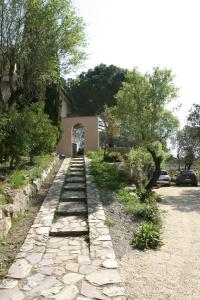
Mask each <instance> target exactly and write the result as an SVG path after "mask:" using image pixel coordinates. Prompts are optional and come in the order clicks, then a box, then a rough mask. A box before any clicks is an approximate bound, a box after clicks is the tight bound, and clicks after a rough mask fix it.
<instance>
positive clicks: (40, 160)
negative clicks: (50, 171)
mask: <svg viewBox="0 0 200 300" xmlns="http://www.w3.org/2000/svg"><path fill="white" fill-rule="evenodd" d="M53 159H54V157H53V156H52V155H42V156H35V157H34V158H33V164H34V166H35V167H34V168H32V169H31V173H30V179H31V180H35V179H37V178H39V177H41V175H42V172H43V171H44V170H45V169H47V167H48V166H49V165H50V163H51V162H53Z"/></svg>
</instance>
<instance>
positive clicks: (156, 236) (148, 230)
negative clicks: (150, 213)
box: [133, 222, 163, 250]
mask: <svg viewBox="0 0 200 300" xmlns="http://www.w3.org/2000/svg"><path fill="white" fill-rule="evenodd" d="M133 244H134V246H135V247H136V248H138V249H141V250H144V249H156V248H158V247H160V246H162V245H163V242H162V236H161V233H160V231H158V229H157V228H156V227H155V225H154V224H153V223H151V222H143V223H142V224H141V225H140V227H139V229H138V230H137V231H136V232H135V235H134V240H133Z"/></svg>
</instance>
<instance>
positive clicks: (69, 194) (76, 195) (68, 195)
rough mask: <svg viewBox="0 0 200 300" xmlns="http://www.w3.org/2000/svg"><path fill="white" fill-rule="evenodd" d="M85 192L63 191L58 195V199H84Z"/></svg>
mask: <svg viewBox="0 0 200 300" xmlns="http://www.w3.org/2000/svg"><path fill="white" fill-rule="evenodd" d="M85 200H86V193H85V192H83V191H65V192H63V193H62V195H61V197H60V201H85Z"/></svg>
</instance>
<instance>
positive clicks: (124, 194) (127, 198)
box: [117, 187, 138, 203]
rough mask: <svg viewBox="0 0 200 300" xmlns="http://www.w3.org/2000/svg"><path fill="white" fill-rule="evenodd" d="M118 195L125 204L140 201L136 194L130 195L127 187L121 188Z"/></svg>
mask: <svg viewBox="0 0 200 300" xmlns="http://www.w3.org/2000/svg"><path fill="white" fill-rule="evenodd" d="M117 195H118V198H119V200H120V201H122V202H124V203H129V202H136V201H138V197H137V194H135V193H133V194H130V192H129V191H128V190H127V188H126V187H123V188H121V189H120V190H119V191H118V193H117Z"/></svg>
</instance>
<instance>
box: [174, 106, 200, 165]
mask: <svg viewBox="0 0 200 300" xmlns="http://www.w3.org/2000/svg"><path fill="white" fill-rule="evenodd" d="M176 148H177V158H178V163H179V169H180V167H181V162H183V163H184V168H185V170H189V169H190V168H191V167H192V165H193V164H194V162H195V160H196V159H198V158H199V155H200V105H198V104H193V106H192V108H191V109H190V111H189V114H188V118H187V124H186V125H185V127H184V128H183V129H182V130H180V131H178V132H177V135H176Z"/></svg>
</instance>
